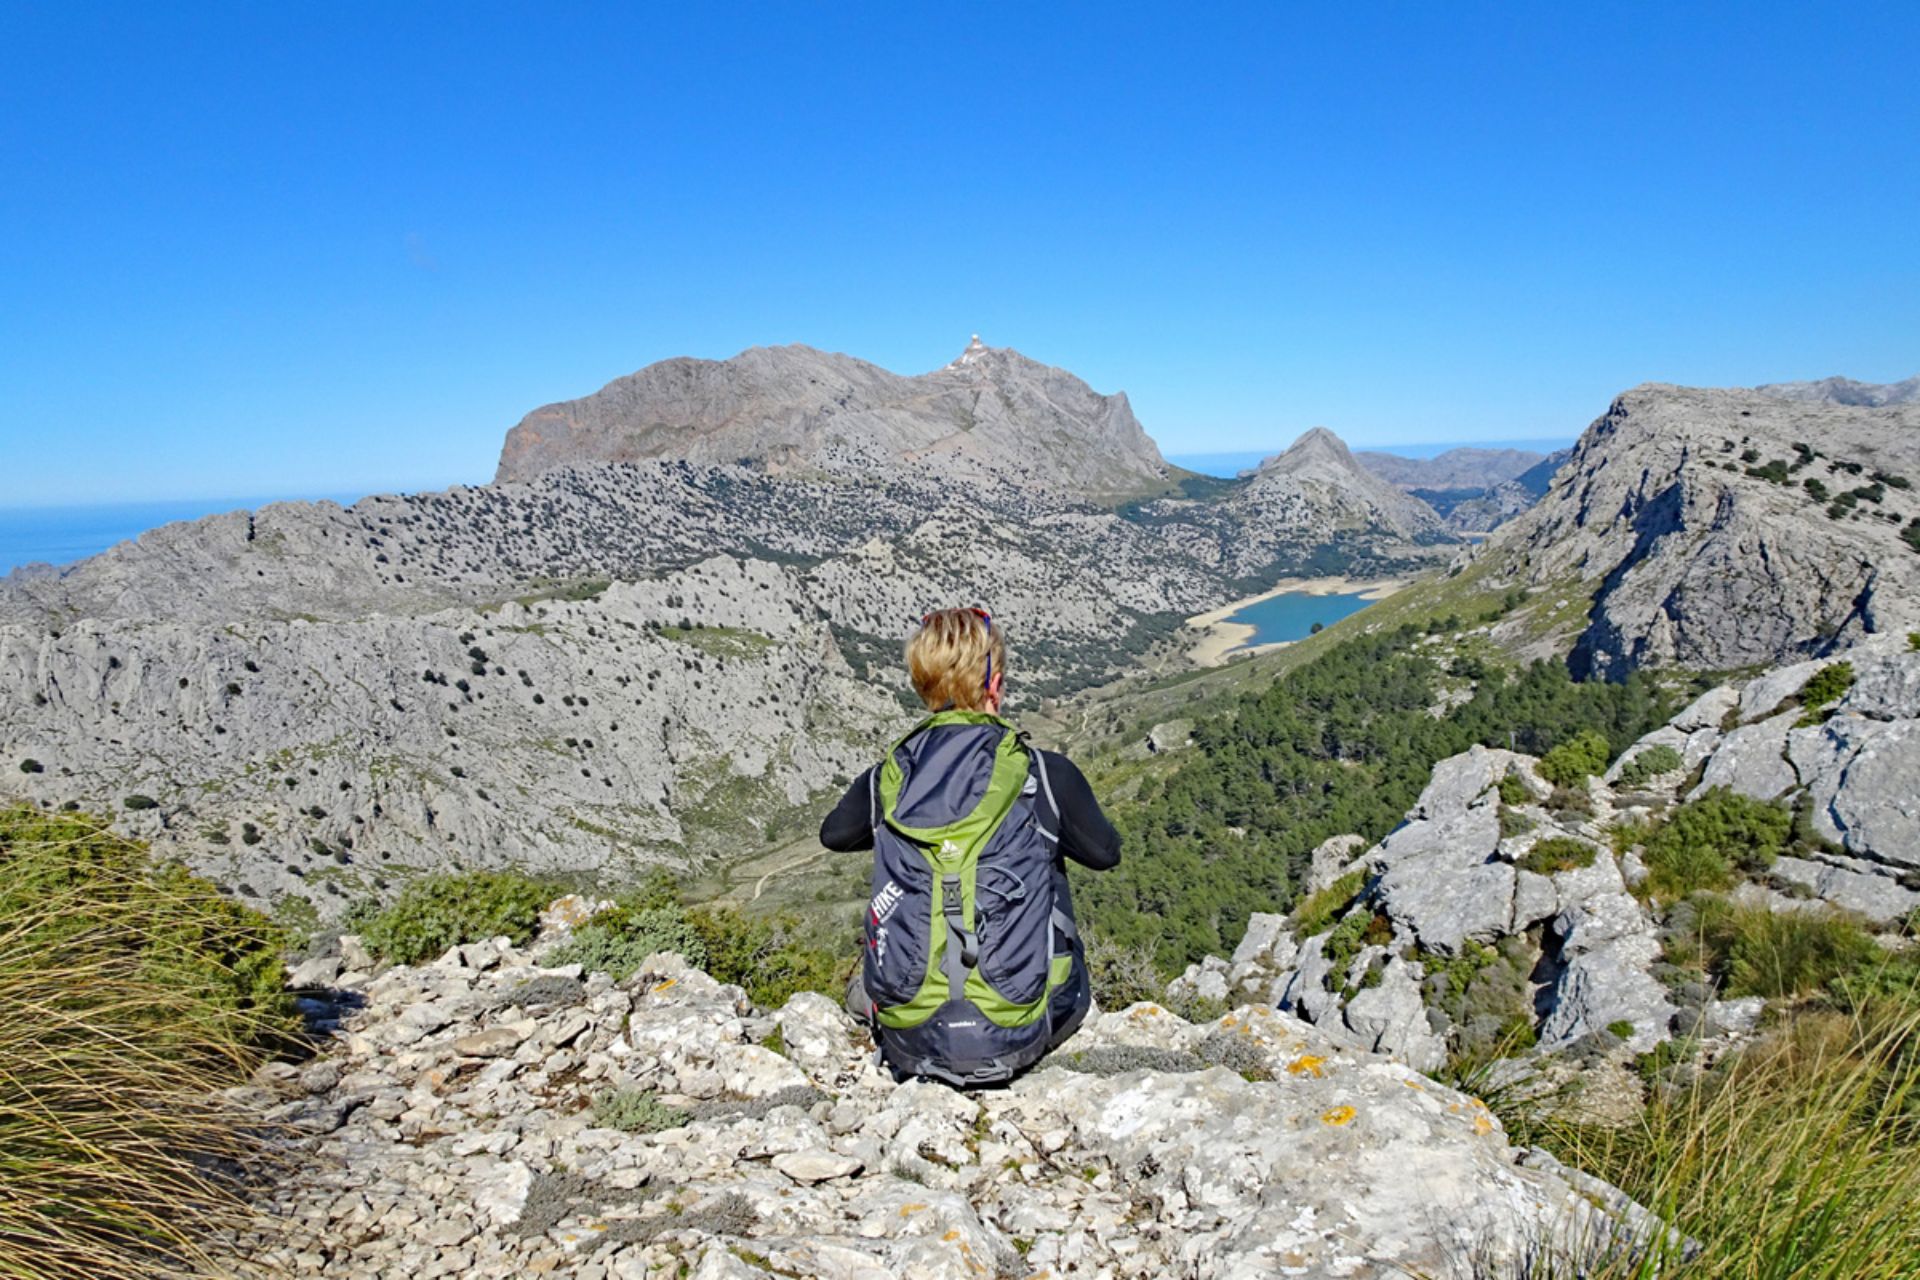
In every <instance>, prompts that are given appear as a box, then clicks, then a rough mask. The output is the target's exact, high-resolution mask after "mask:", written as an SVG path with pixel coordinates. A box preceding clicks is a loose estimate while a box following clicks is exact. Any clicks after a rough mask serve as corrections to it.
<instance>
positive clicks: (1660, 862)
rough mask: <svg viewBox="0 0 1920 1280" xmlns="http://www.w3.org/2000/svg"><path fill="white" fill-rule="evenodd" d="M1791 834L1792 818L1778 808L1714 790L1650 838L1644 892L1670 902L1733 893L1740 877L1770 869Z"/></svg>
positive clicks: (1679, 810) (1680, 811) (1682, 809)
mask: <svg viewBox="0 0 1920 1280" xmlns="http://www.w3.org/2000/svg"><path fill="white" fill-rule="evenodd" d="M1792 834H1793V815H1792V814H1790V813H1788V812H1787V811H1786V809H1784V808H1782V807H1781V806H1780V805H1777V804H1768V803H1765V802H1764V801H1760V800H1754V799H1750V798H1749V797H1747V796H1743V795H1740V794H1738V793H1737V792H1734V791H1730V790H1728V789H1727V788H1726V787H1714V788H1713V789H1712V790H1710V791H1708V792H1706V793H1705V794H1704V795H1702V796H1701V797H1700V798H1699V799H1697V800H1692V801H1689V802H1688V803H1686V804H1683V805H1681V806H1680V807H1679V808H1677V809H1675V810H1674V811H1673V813H1672V815H1671V816H1670V817H1669V818H1668V819H1667V821H1666V822H1665V823H1664V824H1662V825H1661V827H1660V828H1659V830H1657V831H1655V832H1654V833H1653V834H1652V835H1651V836H1649V837H1648V839H1647V842H1646V847H1645V853H1644V855H1643V856H1644V858H1645V860H1646V864H1647V878H1646V880H1645V881H1644V882H1643V883H1642V884H1641V886H1640V887H1641V890H1642V891H1643V892H1644V893H1646V894H1648V895H1649V896H1651V897H1655V898H1659V899H1661V900H1663V901H1671V900H1673V899H1676V898H1684V897H1686V896H1687V895H1688V894H1691V893H1696V892H1699V891H1700V890H1703V889H1725V888H1729V887H1730V886H1731V885H1732V884H1733V882H1734V879H1735V877H1736V875H1737V873H1739V872H1749V873H1751V872H1757V871H1764V870H1765V869H1766V868H1768V867H1770V866H1772V865H1773V860H1774V858H1775V857H1777V856H1778V855H1779V854H1780V853H1781V852H1782V851H1783V850H1784V849H1785V848H1786V846H1787V842H1788V841H1789V839H1791V837H1792Z"/></svg>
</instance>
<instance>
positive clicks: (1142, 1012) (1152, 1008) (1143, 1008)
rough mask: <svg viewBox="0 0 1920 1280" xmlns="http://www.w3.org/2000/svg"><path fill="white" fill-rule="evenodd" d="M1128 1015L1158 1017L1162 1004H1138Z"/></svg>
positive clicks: (1130, 1016) (1133, 1016)
mask: <svg viewBox="0 0 1920 1280" xmlns="http://www.w3.org/2000/svg"><path fill="white" fill-rule="evenodd" d="M1127 1016H1128V1017H1129V1018H1157V1017H1159V1016H1160V1006H1159V1005H1157V1004H1137V1005H1135V1006H1134V1007H1133V1008H1131V1009H1129V1010H1128V1011H1127Z"/></svg>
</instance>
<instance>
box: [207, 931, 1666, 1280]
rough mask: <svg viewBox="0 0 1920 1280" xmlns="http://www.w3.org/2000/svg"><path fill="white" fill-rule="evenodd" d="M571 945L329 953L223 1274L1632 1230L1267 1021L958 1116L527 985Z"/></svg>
mask: <svg viewBox="0 0 1920 1280" xmlns="http://www.w3.org/2000/svg"><path fill="white" fill-rule="evenodd" d="M579 914H580V904H578V903H571V904H561V909H560V910H557V911H556V912H554V913H550V915H549V927H548V929H547V930H545V931H544V932H543V933H542V935H541V937H540V939H538V940H536V942H535V943H534V944H533V945H532V947H531V948H530V949H528V950H524V951H522V950H515V949H514V948H512V947H511V946H509V945H508V944H507V943H506V941H505V940H504V939H500V940H495V941H493V942H485V943H479V944H475V945H471V946H465V947H460V948H455V949H453V950H451V951H449V952H448V953H447V954H446V955H444V956H443V957H441V958H440V959H439V960H437V961H434V962H432V963H429V964H425V965H421V966H418V967H411V968H409V967H396V968H389V969H385V970H384V971H383V970H380V969H377V968H376V967H375V966H374V964H373V962H372V960H371V958H370V957H368V956H367V955H366V954H365V953H364V952H363V951H362V950H361V949H360V947H359V946H358V944H357V942H356V940H355V939H353V938H352V937H347V938H343V939H342V940H341V946H340V949H339V951H338V952H337V953H336V954H334V955H331V956H328V957H325V958H322V959H319V960H314V961H310V962H308V963H307V964H306V965H304V966H303V967H302V968H301V969H300V970H299V972H298V973H297V974H296V975H295V981H296V982H297V983H299V984H301V986H302V987H303V988H304V989H305V992H306V996H305V1004H306V1007H307V1009H308V1011H309V1013H310V1015H311V1017H312V1018H313V1020H314V1024H315V1026H316V1028H317V1029H318V1030H319V1031H320V1032H321V1033H322V1035H323V1037H324V1044H323V1048H322V1051H321V1053H320V1054H319V1055H318V1056H317V1057H315V1058H313V1059H312V1060H310V1061H307V1062H305V1063H303V1064H298V1065H293V1064H276V1065H273V1066H270V1067H268V1068H267V1069H265V1070H263V1071H262V1072H261V1073H260V1075H259V1076H258V1078H257V1080H256V1082H255V1084H254V1085H252V1086H250V1087H247V1088H243V1089H239V1090H235V1091H234V1092H233V1098H234V1100H235V1101H238V1102H240V1103H243V1104H245V1105H247V1106H250V1107H256V1108H259V1109H261V1110H263V1111H265V1112H266V1114H267V1115H268V1116H269V1117H270V1118H271V1119H272V1120H273V1121H275V1122H277V1123H278V1124H279V1125H281V1126H283V1132H284V1133H286V1134H287V1135H288V1141H289V1143H290V1146H291V1148H292V1149H291V1151H290V1153H289V1154H290V1155H291V1157H292V1161H291V1164H290V1167H289V1171H288V1173H287V1175H286V1176H285V1178H284V1179H283V1180H282V1181H281V1182H279V1183H278V1184H277V1185H276V1187H275V1188H274V1190H273V1192H272V1194H271V1195H270V1197H269V1199H270V1202H271V1203H270V1208H271V1210H272V1212H273V1213H274V1214H275V1215H276V1216H277V1218H278V1225H275V1226H271V1227H267V1228H263V1230H262V1231H261V1232H260V1233H259V1234H257V1235H254V1236H249V1237H247V1238H245V1239H233V1240H229V1241H227V1242H226V1243H225V1245H224V1246H223V1248H224V1250H225V1252H226V1254H227V1256H228V1261H229V1264H230V1265H231V1266H232V1267H233V1269H234V1270H236V1271H238V1272H240V1273H242V1274H256V1273H261V1272H264V1271H265V1270H266V1269H269V1268H278V1269H280V1271H281V1273H282V1274H291V1275H322V1274H324V1275H328V1276H344V1277H368V1278H372V1277H391V1276H398V1275H405V1276H409V1277H414V1278H415V1280H432V1278H433V1277H436V1276H462V1277H468V1276H470V1277H488V1276H497V1277H506V1276H522V1275H529V1274H531V1275H546V1274H552V1275H566V1276H572V1277H578V1278H579V1280H605V1278H640V1277H646V1278H648V1280H664V1278H666V1277H678V1276H682V1275H686V1274H688V1273H689V1271H691V1274H692V1275H694V1276H697V1277H707V1278H708V1280H716V1278H719V1277H745V1276H760V1275H765V1274H769V1273H772V1274H778V1275H787V1276H805V1277H823V1278H824V1277H830V1278H833V1280H842V1278H845V1280H852V1278H855V1277H858V1278H861V1280H882V1278H883V1277H895V1276H913V1277H916V1278H917V1280H922V1278H923V1280H943V1278H948V1277H950V1278H952V1280H980V1278H981V1277H996V1276H1027V1277H1065V1276H1086V1277H1106V1278H1110V1280H1120V1278H1122V1277H1137V1278H1139V1280H1148V1278H1152V1280H1161V1278H1163V1277H1192V1278H1194V1280H1216V1278H1217V1280H1225V1278H1227V1277H1253V1276H1268V1275H1279V1274H1285V1275H1295V1276H1325V1277H1334V1276H1342V1277H1351V1276H1373V1275H1381V1276H1384V1275H1419V1276H1424V1277H1433V1278H1434V1280H1445V1278H1448V1277H1460V1278H1461V1280H1465V1278H1466V1277H1482V1276H1516V1277H1517V1276H1525V1275H1540V1274H1545V1272H1544V1271H1543V1270H1542V1268H1545V1267H1548V1266H1551V1265H1554V1264H1555V1263H1556V1262H1558V1263H1560V1264H1565V1263H1566V1262H1567V1261H1569V1260H1570V1259H1574V1258H1582V1259H1591V1258H1592V1257H1593V1256H1595V1255H1596V1254H1597V1253H1600V1252H1604V1251H1606V1250H1607V1249H1609V1248H1612V1247H1616V1246H1621V1245H1623V1244H1625V1243H1626V1242H1629V1241H1632V1240H1639V1239H1645V1238H1647V1235H1648V1233H1649V1232H1650V1231H1651V1230H1652V1229H1653V1228H1652V1225H1651V1224H1650V1223H1649V1221H1648V1220H1647V1219H1646V1218H1645V1216H1644V1215H1643V1214H1642V1213H1641V1212H1640V1211H1639V1210H1638V1209H1637V1208H1636V1207H1634V1206H1633V1205H1632V1204H1631V1203H1630V1202H1628V1201H1627V1200H1626V1198H1625V1197H1624V1196H1622V1195H1621V1194H1620V1193H1619V1192H1617V1191H1615V1190H1614V1189H1612V1188H1610V1187H1608V1186H1606V1185H1604V1184H1601V1183H1598V1182H1596V1181H1594V1180H1593V1179H1591V1178H1588V1177H1586V1176H1584V1175H1582V1174H1579V1173H1578V1172H1575V1171H1572V1170H1568V1169H1565V1168H1562V1167H1561V1166H1559V1165H1558V1164H1557V1163H1556V1162H1555V1161H1554V1160H1553V1159H1552V1158H1551V1157H1549V1156H1547V1155H1546V1154H1545V1153H1544V1152H1540V1151H1520V1150H1516V1149H1514V1148H1513V1147H1512V1146H1510V1145H1509V1144H1508V1142H1507V1140H1506V1137H1505V1135H1504V1134H1503V1132H1502V1130H1501V1128H1500V1125H1499V1124H1498V1122H1497V1121H1495V1120H1494V1119H1493V1117H1492V1116H1491V1115H1490V1114H1489V1112H1488V1111H1487V1110H1486V1108H1485V1107H1484V1106H1482V1105H1481V1104H1480V1103H1479V1102H1477V1101H1476V1100H1474V1099H1472V1098H1470V1097H1467V1096H1464V1095H1462V1094H1460V1093H1458V1092H1456V1091H1454V1090H1452V1089H1449V1088H1446V1087H1444V1086H1442V1085H1440V1084H1437V1083H1435V1082H1434V1081H1432V1080H1430V1079H1428V1078H1426V1077H1424V1076H1422V1075H1420V1074H1419V1073H1418V1072H1416V1071H1414V1070H1412V1069H1411V1068H1409V1067H1407V1066H1405V1065H1403V1064H1401V1063H1399V1062H1396V1061H1392V1060H1390V1059H1388V1058H1386V1057H1382V1056H1378V1055H1375V1054H1372V1053H1367V1052H1362V1051H1357V1050H1355V1049H1353V1048H1351V1047H1349V1046H1347V1045H1345V1044H1343V1043H1341V1042H1340V1041H1339V1040H1338V1039H1336V1038H1335V1037H1333V1036H1331V1035H1329V1034H1328V1033H1327V1032H1326V1031H1324V1030H1321V1029H1319V1028H1316V1027H1314V1026H1312V1025H1310V1024H1308V1023H1306V1022H1304V1021H1302V1020H1300V1019H1298V1018H1295V1017H1293V1016H1290V1015H1287V1014H1283V1013H1278V1012H1276V1011H1275V1010H1273V1009H1272V1008H1270V1007H1268V1006H1266V1005H1261V1004H1251V1005H1246V1006H1243V1007H1241V1008H1239V1009H1236V1010H1234V1011H1233V1012H1231V1013H1229V1014H1226V1015H1224V1016H1222V1017H1220V1018H1218V1019H1216V1020H1214V1021H1212V1022H1210V1023H1205V1024H1201V1025H1194V1024H1190V1023H1188V1022H1185V1021H1183V1020H1182V1019H1180V1018H1178V1017H1175V1016H1173V1015H1172V1014H1170V1013H1168V1012H1167V1011H1166V1010H1165V1009H1163V1008H1161V1007H1159V1006H1157V1005H1152V1004H1141V1005H1136V1006H1134V1007H1132V1008H1130V1009H1126V1010H1121V1011H1116V1012H1108V1013H1102V1014H1098V1015H1097V1016H1095V1017H1093V1018H1092V1019H1090V1020H1089V1022H1088V1024H1087V1025H1086V1026H1085V1027H1084V1028H1083V1029H1082V1031H1081V1032H1080V1033H1079V1034H1078V1035H1077V1036H1076V1037H1075V1039H1074V1040H1073V1041H1071V1042H1070V1043H1069V1044H1068V1045H1066V1046H1063V1048H1062V1049H1061V1050H1060V1051H1058V1052H1056V1053H1055V1054H1054V1055H1053V1056H1052V1057H1050V1058H1049V1059H1048V1060H1046V1061H1045V1062H1044V1063H1042V1064H1041V1065H1040V1066H1039V1067H1038V1068H1037V1069H1036V1070H1034V1071H1032V1072H1031V1073H1029V1074H1028V1075H1026V1076H1024V1077H1022V1078H1021V1079H1020V1080H1018V1081H1017V1082H1016V1083H1015V1084H1013V1085H1012V1086H1011V1087H1010V1088H1006V1089H1003V1090H993V1091H984V1092H980V1093H975V1094H963V1093H958V1092H955V1091H954V1090H952V1089H949V1088H947V1087H945V1086H943V1085H937V1084H927V1083H907V1084H895V1083H894V1082H893V1081H892V1080H891V1079H890V1078H889V1077H888V1076H886V1075H885V1074H883V1073H882V1072H881V1071H879V1070H878V1069H877V1068H876V1066H875V1063H874V1057H873V1052H872V1047H871V1043H870V1041H869V1040H868V1039H867V1038H866V1035H865V1033H864V1032H863V1031H862V1030H861V1029H860V1028H859V1027H858V1026H857V1025H856V1024H855V1023H854V1022H853V1021H852V1020H851V1019H850V1018H848V1017H847V1016H846V1015H845V1014H844V1013H843V1012H841V1010H840V1009H839V1007H838V1005H837V1004H836V1003H835V1002H833V1001H831V1000H828V999H827V998H825V997H822V996H819V995H814V994H810V993H808V994H801V995H798V996H795V997H794V998H792V999H791V1000H789V1001H788V1002H787V1004H786V1005H785V1006H784V1007H783V1008H780V1009H778V1010H771V1011H769V1010H758V1009H754V1008H753V1007H751V1005H750V1004H749V1003H748V1001H747V1000H746V998H745V996H744V995H743V994H742V992H741V991H740V990H739V989H738V988H734V987H728V986H722V985H720V984H718V983H716V982H714V981H713V980H712V979H711V978H709V977H707V975H705V974H704V973H701V972H699V971H698V970H694V969H690V968H688V967H687V966H686V965H685V964H684V963H683V962H681V960H680V959H679V957H677V956H672V955H660V956H656V957H653V958H652V959H650V960H649V961H648V962H647V963H646V964H645V965H644V966H643V967H642V971H641V973H640V974H639V975H637V976H636V977H635V978H634V979H633V980H632V981H630V982H625V983H617V982H615V981H613V980H612V979H611V978H609V977H608V976H607V975H605V974H588V975H583V974H581V973H580V971H579V969H578V967H577V966H567V967H543V965H542V957H543V955H544V954H546V952H547V951H548V949H549V948H550V947H551V946H552V945H553V944H554V943H555V941H557V940H558V939H559V938H561V937H564V935H565V931H566V921H567V920H570V919H578V918H579ZM610 1095H611V1096H613V1097H617V1098H620V1099H624V1105H625V1107H626V1111H625V1115H624V1123H625V1125H626V1127H625V1128H621V1127H613V1123H612V1122H613V1121H614V1120H615V1119H616V1113H617V1111H618V1108H619V1105H620V1104H617V1103H615V1102H613V1101H610V1100H609V1096H610ZM643 1095H649V1096H650V1097H651V1101H644V1102H643V1101H641V1098H642V1096H643ZM596 1100H598V1106H596Z"/></svg>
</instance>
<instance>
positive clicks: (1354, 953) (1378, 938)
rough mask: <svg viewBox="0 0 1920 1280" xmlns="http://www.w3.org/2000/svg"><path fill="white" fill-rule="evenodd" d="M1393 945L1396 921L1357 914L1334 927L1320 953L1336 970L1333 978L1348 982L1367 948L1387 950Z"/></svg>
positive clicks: (1379, 914) (1380, 915)
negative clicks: (1389, 945) (1384, 948)
mask: <svg viewBox="0 0 1920 1280" xmlns="http://www.w3.org/2000/svg"><path fill="white" fill-rule="evenodd" d="M1392 941H1393V921H1391V920H1389V919H1388V918H1387V916H1386V915H1385V914H1384V913H1383V912H1378V911H1355V912H1352V913H1351V914H1349V915H1348V916H1347V917H1346V919H1344V920H1342V921H1341V922H1340V923H1339V924H1337V925H1335V926H1334V927H1333V931H1332V932H1331V933H1329V934H1328V935H1327V939H1326V941H1325V942H1323V943H1321V945H1320V952H1321V954H1322V955H1324V956H1325V957H1326V958H1327V962H1328V963H1329V964H1330V965H1332V966H1333V969H1332V972H1333V976H1334V977H1335V978H1336V979H1338V980H1340V981H1343V982H1344V981H1345V980H1346V977H1347V970H1348V968H1349V967H1351V966H1352V964H1353V962H1354V960H1355V958H1357V957H1358V956H1359V954H1360V953H1361V952H1362V951H1364V950H1366V949H1367V948H1368V947H1384V946H1386V945H1388V944H1389V943H1391V942H1392Z"/></svg>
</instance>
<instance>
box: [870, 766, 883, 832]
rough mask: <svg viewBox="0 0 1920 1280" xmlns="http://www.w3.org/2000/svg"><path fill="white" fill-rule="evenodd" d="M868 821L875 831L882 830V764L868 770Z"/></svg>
mask: <svg viewBox="0 0 1920 1280" xmlns="http://www.w3.org/2000/svg"><path fill="white" fill-rule="evenodd" d="M867 823H868V825H869V826H871V827H872V828H873V829H874V831H875V832H878V831H879V830H880V823H881V815H880V766H879V765H875V766H873V768H871V769H869V770H867Z"/></svg>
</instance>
